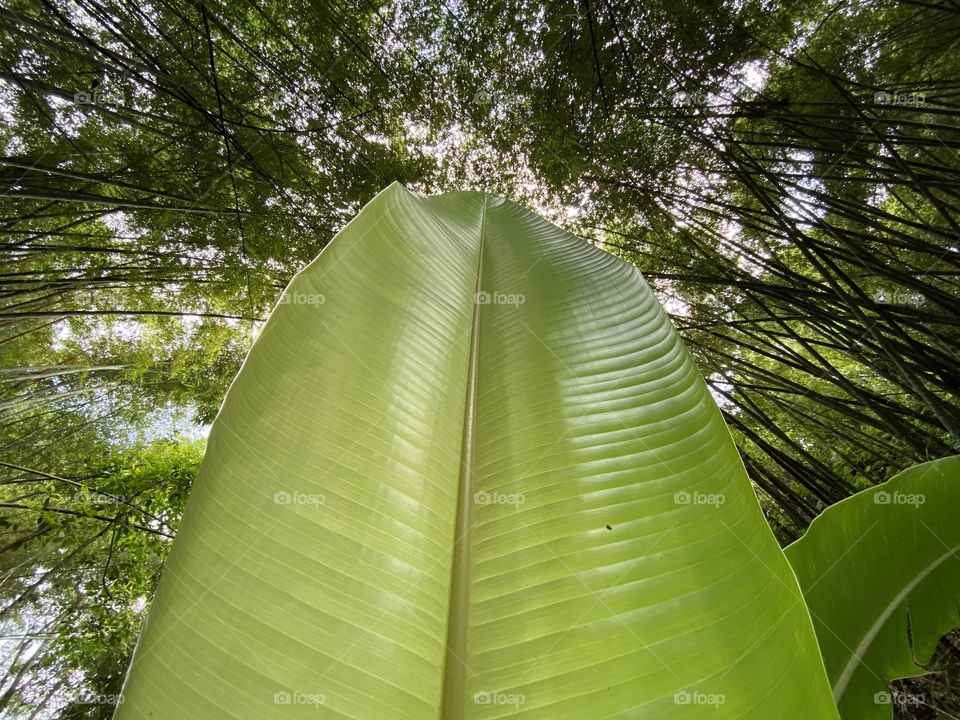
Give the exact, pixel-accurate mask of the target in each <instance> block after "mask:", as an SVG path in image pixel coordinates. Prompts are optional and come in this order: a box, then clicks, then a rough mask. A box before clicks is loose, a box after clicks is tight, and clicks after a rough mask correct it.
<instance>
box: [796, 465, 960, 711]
mask: <svg viewBox="0 0 960 720" xmlns="http://www.w3.org/2000/svg"><path fill="white" fill-rule="evenodd" d="M958 509H960V456H953V457H948V458H943V459H941V460H934V461H932V462H928V463H923V464H922V465H915V466H914V467H912V468H909V469H908V470H904V471H903V472H902V473H900V474H899V475H896V476H894V477H893V478H891V479H890V480H888V481H887V482H885V483H883V484H882V485H878V486H877V487H875V488H870V489H869V490H864V491H863V492H859V493H857V494H856V495H854V496H853V497H850V498H847V499H846V500H844V501H843V502H839V503H837V504H836V505H834V506H832V507H830V508H827V510H826V511H825V512H824V513H823V514H822V515H821V516H820V517H818V518H817V519H816V520H815V521H814V522H813V524H812V525H811V526H810V529H809V530H807V532H806V534H805V535H804V536H803V537H802V538H800V539H799V540H798V541H797V542H795V543H793V544H792V545H790V547H788V548H787V549H786V554H787V557H788V558H789V560H790V563H791V564H792V565H793V569H794V570H795V571H796V573H797V578H798V579H799V580H800V587H801V588H803V592H804V595H805V596H806V600H807V604H808V606H809V608H810V612H811V614H812V615H813V623H814V626H815V628H816V631H817V637H818V638H819V639H820V647H821V648H822V650H823V658H824V663H825V664H826V667H827V673H828V675H829V676H830V682H831V684H832V685H833V692H834V696H835V697H836V700H837V704H838V705H839V707H840V714H841V716H842V717H843V718H844V719H845V720H871V719H873V718H889V717H892V709H891V705H892V703H893V702H900V703H902V704H905V705H907V704H913V705H917V704H921V703H925V702H927V700H928V699H926V700H925V699H924V698H920V697H908V696H903V697H898V696H891V694H890V693H889V692H887V690H888V688H887V685H888V683H889V681H890V680H893V679H895V678H900V677H908V676H912V675H918V674H922V673H923V672H924V670H923V668H922V667H921V665H920V663H924V662H929V660H930V658H931V656H932V655H933V651H934V649H935V647H936V643H937V641H938V640H939V638H940V636H941V635H943V634H944V633H945V632H946V631H947V630H949V629H950V628H953V627H956V626H958V625H960V522H958V521H957V511H958Z"/></svg>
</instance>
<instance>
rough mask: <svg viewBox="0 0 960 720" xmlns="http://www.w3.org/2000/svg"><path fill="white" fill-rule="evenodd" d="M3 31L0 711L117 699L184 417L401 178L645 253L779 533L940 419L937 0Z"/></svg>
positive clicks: (959, 13) (381, 12)
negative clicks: (313, 266) (471, 192)
mask: <svg viewBox="0 0 960 720" xmlns="http://www.w3.org/2000/svg"><path fill="white" fill-rule="evenodd" d="M0 31H2V40H0V114H2V116H3V123H2V124H0V143H2V149H0V184H2V194H0V243H2V245H0V247H2V252H3V257H2V262H3V266H2V283H0V292H2V294H3V298H2V308H0V356H2V360H0V380H2V398H0V403H2V407H3V416H2V420H0V422H2V431H0V445H2V447H3V453H2V456H0V458H2V462H0V473H2V474H0V482H2V488H3V489H2V496H3V497H2V501H0V549H2V552H0V577H2V578H3V580H2V581H0V606H2V609H0V617H2V620H3V625H2V627H3V629H4V633H3V635H4V639H3V641H2V643H0V658H2V659H3V669H4V672H5V673H6V675H5V678H4V682H3V684H2V685H0V714H2V713H10V714H11V717H18V718H19V717H23V718H47V717H50V718H53V717H57V718H106V717H109V716H110V715H111V713H112V704H111V702H110V698H111V697H112V696H113V695H115V693H117V692H119V686H120V682H121V680H122V675H123V672H124V668H125V666H126V663H127V661H128V658H129V654H130V652H131V651H132V647H133V643H134V642H135V639H136V636H137V633H138V631H139V627H140V624H141V622H142V618H143V611H144V608H145V607H146V605H147V604H148V602H149V598H150V596H151V592H152V589H153V587H154V585H155V583H156V579H157V576H158V573H159V569H160V567H161V566H162V563H163V560H164V558H165V556H166V551H167V549H168V547H169V540H170V538H171V537H172V536H173V535H175V533H176V529H177V525H178V521H179V517H180V512H181V510H182V504H183V500H184V497H185V495H186V493H187V491H188V489H189V487H190V483H191V480H192V478H193V476H194V475H195V473H196V470H197V467H198V465H199V460H200V458H201V457H202V453H203V445H204V443H203V437H204V434H205V428H206V427H207V426H208V425H209V423H210V422H211V421H212V419H213V417H214V416H215V414H216V412H217V409H218V408H219V406H220V402H221V400H222V398H223V395H224V393H225V391H226V389H227V387H228V385H229V383H230V382H231V380H232V379H233V377H234V376H235V375H236V373H237V370H238V369H239V367H240V363H241V362H242V360H243V358H244V356H245V354H246V352H247V350H248V349H249V346H250V343H251V342H252V340H253V338H254V337H255V336H256V334H257V332H258V330H259V328H260V327H261V325H262V322H263V320H264V318H265V317H266V316H267V315H268V314H269V312H270V310H271V308H272V307H273V306H274V304H275V302H276V301H277V299H278V296H279V294H280V292H281V291H282V289H283V288H284V287H285V286H286V285H287V283H288V281H289V280H290V278H291V277H292V275H293V274H294V273H295V272H297V271H298V270H299V269H300V268H302V267H303V265H304V264H305V263H307V262H308V261H310V260H311V259H312V258H313V257H314V256H315V255H316V254H317V253H318V252H319V251H320V250H321V249H322V248H323V247H324V246H325V245H326V243H327V242H328V241H329V240H330V239H331V238H332V237H333V235H334V234H335V233H336V232H337V231H339V230H340V229H341V228H342V227H343V226H344V224H345V223H346V222H347V221H348V220H349V219H350V218H351V217H353V216H354V215H355V214H356V212H357V211H358V209H359V208H360V207H361V206H362V205H363V204H364V203H366V202H367V201H368V200H369V199H370V198H372V197H373V196H374V195H375V194H376V193H377V192H378V191H380V190H381V189H382V188H384V187H385V186H387V185H389V184H390V183H391V182H393V181H400V182H401V183H403V184H404V185H406V186H407V187H408V188H410V189H411V190H414V191H418V192H422V193H434V192H441V191H446V190H453V189H458V190H462V189H478V190H483V191H489V192H495V193H499V194H501V195H503V196H506V197H509V198H511V199H515V200H517V201H519V202H521V203H524V204H526V205H529V206H531V207H533V208H535V209H537V210H538V211H540V212H542V213H543V214H544V215H546V216H547V217H549V218H551V219H552V220H553V221H555V222H556V223H558V224H559V225H561V226H562V227H564V228H565V229H567V230H569V231H570V232H573V233H575V234H578V235H580V236H582V237H584V238H585V239H587V240H589V241H590V242H592V243H594V244H596V245H597V246H599V247H601V248H603V249H605V250H607V251H609V252H611V253H613V254H615V255H618V256H619V257H621V258H623V259H625V260H627V261H629V262H632V263H634V264H635V265H636V266H637V267H638V268H639V269H640V270H641V271H642V272H643V273H644V275H645V277H646V278H647V279H648V280H649V281H650V282H651V284H652V285H653V287H654V289H655V291H656V292H657V294H658V296H659V297H660V298H661V300H662V301H663V302H664V304H665V306H666V307H667V309H668V310H669V311H670V313H671V315H672V319H673V321H674V323H675V324H676V326H677V328H678V330H679V331H680V334H681V335H682V337H683V339H684V341H685V343H686V344H687V345H688V347H690V348H691V349H692V351H693V353H694V355H695V358H696V360H697V362H698V365H699V367H700V369H701V371H702V372H703V374H704V375H705V376H706V377H707V378H708V382H709V384H710V386H711V389H712V391H713V393H714V396H715V397H716V398H717V400H718V402H719V403H720V406H721V408H722V410H723V413H724V416H725V419H726V421H727V424H728V425H729V427H730V428H731V430H732V432H733V435H734V438H735V439H736V441H737V445H738V447H739V449H740V452H741V455H742V457H743V460H744V463H745V465H746V467H747V471H748V473H749V476H750V478H751V480H752V481H753V483H754V484H755V489H756V491H757V493H758V495H759V497H760V501H761V504H762V506H763V508H764V511H765V513H766V515H767V518H768V520H769V521H770V523H771V525H772V527H773V528H774V530H775V532H776V533H777V535H778V537H779V538H780V539H781V541H782V542H783V543H784V544H786V543H787V542H789V541H792V540H794V539H796V538H797V537H798V536H799V535H800V534H801V533H802V532H803V530H804V529H805V528H806V527H807V526H808V525H809V523H810V522H811V521H812V520H813V519H814V518H815V517H816V516H817V515H818V514H819V513H820V512H822V511H823V510H824V509H825V508H826V507H828V506H830V505H832V504H834V503H836V502H837V501H839V500H842V499H843V498H845V497H847V496H849V495H850V494H852V493H854V492H856V491H857V490H860V489H863V488H865V487H868V486H869V485H871V484H874V483H879V482H882V481H884V480H886V479H888V478H890V477H891V476H893V475H894V474H896V473H897V472H899V471H900V470H903V469H904V468H906V467H908V466H910V465H912V464H914V463H917V462H922V461H927V460H933V459H936V458H940V457H942V456H944V455H947V454H949V453H951V452H957V448H958V443H960V410H958V408H960V403H958V400H960V397H958V396H960V319H958V318H960V316H958V314H957V312H956V303H957V299H958V295H960V241H958V230H960V228H958V223H960V162H958V159H957V158H958V156H957V152H958V148H960V122H958V118H960V79H958V78H960V56H958V54H957V53H956V47H957V42H958V38H960V9H958V7H957V5H956V3H955V2H952V0H929V1H928V0H904V1H902V2H892V0H853V1H852V2H819V1H817V2H799V1H798V0H785V1H784V2H775V1H771V0H736V1H733V0H730V1H727V2H719V1H716V0H690V1H689V2H684V3H678V2H668V1H666V0H655V1H653V2H643V3H626V2H616V0H602V1H601V2H598V3H592V2H590V0H583V2H548V3H546V4H537V3H528V2H522V1H516V0H511V1H509V2H499V3H482V2H476V1H475V0H462V1H461V2H452V3H451V2H447V1H446V0H442V1H441V2H435V1H434V0H419V2H408V1H404V0H392V1H390V2H382V3H379V2H368V1H367V0H363V1H362V2H358V3H346V2H343V0H324V2H320V3H311V2H306V1H305V0H293V1H292V2H283V3H281V2H274V1H273V0H266V1H265V2H249V1H248V0H220V1H219V2H207V1H206V0H199V1H198V2H184V1H183V0H156V1H153V0H151V1H149V2H138V3H127V2H119V1H118V0H70V1H69V2H67V1H65V0H3V1H2V3H0ZM943 647H944V648H945V650H944V653H945V654H949V653H950V652H952V654H953V658H954V659H953V661H952V662H953V663H954V665H953V666H952V667H953V668H954V670H955V668H956V667H957V658H960V650H958V649H957V648H958V646H957V645H956V643H955V642H954V644H952V645H951V644H950V641H949V640H947V641H944V645H943ZM950 648H952V650H950ZM948 651H949V652H948ZM945 662H946V661H945ZM937 703H938V704H937V707H938V708H940V709H942V710H943V711H944V712H954V713H955V712H957V711H958V710H960V701H958V700H957V698H956V697H953V698H951V697H948V696H945V697H939V699H938V700H937ZM898 712H905V710H903V709H898ZM917 717H925V716H921V715H917ZM930 717H933V716H932V715H931V716H930Z"/></svg>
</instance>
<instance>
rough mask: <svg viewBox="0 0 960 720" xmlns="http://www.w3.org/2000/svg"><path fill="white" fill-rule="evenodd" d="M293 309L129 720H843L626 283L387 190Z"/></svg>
mask: <svg viewBox="0 0 960 720" xmlns="http://www.w3.org/2000/svg"><path fill="white" fill-rule="evenodd" d="M478 293H479V294H478ZM321 294H322V296H323V297H322V298H321ZM283 300H284V301H283V302H281V304H280V305H279V306H278V307H277V309H276V310H275V311H274V313H273V314H272V315H271V317H270V319H269V320H268V322H267V323H266V325H265V327H264V328H263V330H262V332H261V333H260V336H259V337H258V339H257V341H256V343H255V344H254V347H253V349H252V350H251V352H250V354H249V356H248V358H247V360H246V362H245V363H244V366H243V368H242V370H241V371H240V374H239V376H238V377H237V379H236V381H235V382H234V384H233V386H232V387H231V389H230V391H229V393H228V395H227V399H226V401H225V402H224V405H223V408H222V409H221V411H220V414H219V416H218V417H217V420H216V422H215V423H214V427H213V430H212V432H211V435H210V440H209V449H208V451H207V457H206V459H205V461H204V465H203V468H202V470H201V473H200V476H199V478H198V479H197V482H196V485H195V487H194V489H193V493H192V495H191V497H190V500H189V504H188V506H187V510H186V514H185V519H184V522H183V525H182V528H181V530H180V534H179V536H178V538H177V540H176V542H175V546H174V548H173V551H172V553H171V556H170V560H169V563H168V566H167V568H166V571H165V574H164V577H163V579H162V581H161V583H160V588H159V590H158V592H157V596H156V599H155V600H154V603H153V607H152V609H151V611H150V616H149V620H148V623H147V627H146V629H145V631H144V634H143V636H142V638H141V640H140V643H139V646H138V648H137V651H136V653H135V657H134V660H133V664H132V667H131V671H130V674H129V677H128V681H127V685H126V688H125V698H126V702H125V703H124V704H123V706H122V707H121V709H120V711H119V715H118V717H119V718H121V720H129V719H131V718H147V717H153V718H164V719H166V718H177V719H178V720H179V719H181V718H184V719H189V718H203V719H204V720H207V719H209V718H242V719H244V720H245V719H247V718H250V719H254V718H255V719H256V720H261V719H262V718H268V717H269V718H273V717H291V718H293V717H317V716H320V717H330V718H363V719H367V718H416V719H417V720H422V719H423V718H444V719H454V718H462V717H466V718H494V717H503V716H507V715H510V716H516V717H524V718H544V719H550V720H563V719H565V718H576V719H577V720H581V719H582V718H592V719H596V718H698V717H703V718H718V719H725V718H737V719H738V720H739V719H741V718H745V717H753V718H764V719H766V718H780V719H786V718H796V719H797V720H810V719H811V718H812V719H815V720H819V719H821V718H836V717H837V714H836V707H835V706H834V704H833V701H832V698H831V696H830V688H829V684H828V683H827V679H826V675H825V673H824V669H823V663H822V660H821V658H820V654H819V649H818V647H817V645H816V642H815V637H814V634H813V629H812V625H811V623H810V618H809V615H808V614H807V611H806V609H805V607H804V605H803V602H802V598H801V596H800V592H799V588H798V586H797V583H796V579H795V578H794V576H793V573H792V572H791V570H790V567H789V565H788V563H787V562H786V559H785V558H784V556H783V553H782V552H781V551H780V549H779V548H778V546H777V544H776V542H775V540H774V538H773V536H772V535H771V533H770V531H769V529H768V527H767V525H766V522H765V520H764V518H763V515H762V513H761V512H760V508H759V506H758V504H757V501H756V498H755V496H754V494H753V491H752V489H751V487H750V484H749V482H748V480H747V477H746V475H745V471H744V468H743V465H742V463H741V461H740V459H739V457H738V455H737V452H736V449H735V447H734V445H733V442H732V441H731V438H730V436H729V433H728V432H727V430H726V428H725V426H724V423H723V420H722V418H721V415H720V412H719V410H718V409H717V407H716V405H715V403H714V402H713V399H712V397H711V395H710V393H709V392H708V390H707V387H706V384H705V383H704V381H703V379H702V378H701V377H700V375H699V374H698V373H697V370H696V368H695V367H694V364H693V362H692V361H691V359H690V357H689V355H688V354H687V352H686V351H685V349H684V348H683V346H682V345H681V343H680V341H679V339H678V337H677V334H676V332H675V331H674V329H673V328H672V326H671V325H670V322H669V321H668V319H667V317H666V315H665V314H664V312H663V310H662V309H661V307H660V306H659V304H658V303H657V301H656V299H655V297H654V296H653V294H652V293H651V291H650V288H649V287H648V286H647V284H646V283H645V282H644V280H643V278H642V277H641V276H640V274H639V273H638V272H637V270H636V268H634V267H632V266H630V265H628V264H625V263H623V262H621V261H620V260H618V259H616V258H614V257H613V256H611V255H609V254H607V253H605V252H603V251H602V250H599V249H598V248H596V247H593V246H591V245H589V244H587V243H584V242H583V241H581V240H579V239H577V238H575V237H573V236H571V235H569V234H568V233H565V232H563V231H561V230H560V229H558V228H556V227H554V226H553V225H551V224H549V223H548V222H546V221H545V220H543V219H541V218H539V217H537V216H536V215H534V214H532V213H530V212H529V211H527V210H525V209H523V208H521V207H519V206H517V205H515V204H513V203H510V202H507V201H504V200H503V199H501V198H497V197H492V196H489V195H484V194H481V193H453V194H448V195H442V196H438V197H430V198H420V197H417V196H415V195H412V194H410V193H408V192H407V191H406V190H405V189H403V188H402V187H401V186H399V185H393V186H391V187H390V188H388V189H387V190H385V191H384V192H383V193H381V194H380V195H379V196H377V198H375V199H374V200H373V201H372V202H371V203H370V204H369V205H368V206H367V207H366V208H365V209H364V210H363V211H362V212H361V213H360V214H359V215H358V216H357V217H356V218H355V219H354V220H353V221H352V222H351V223H350V224H349V225H348V226H347V227H346V228H345V229H344V230H343V231H342V232H341V233H340V234H339V235H338V236H337V237H336V238H335V240H334V241H333V242H332V244H331V245H330V246H329V247H327V249H325V250H324V252H323V253H322V254H321V255H320V257H319V258H317V260H316V261H315V262H313V263H312V264H311V265H309V266H308V267H307V268H306V269H305V270H303V271H302V272H301V273H300V274H299V275H297V276H296V278H295V279H294V280H293V282H292V283H291V285H290V287H289V288H288V289H287V290H286V291H285V294H284V296H283ZM321 300H323V302H322V303H321ZM477 300H479V301H477ZM278 493H279V494H278ZM288 700H289V701H290V702H289V703H287V701H288ZM318 710H319V711H320V712H319V715H318V712H317V711H318Z"/></svg>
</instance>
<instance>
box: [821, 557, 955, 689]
mask: <svg viewBox="0 0 960 720" xmlns="http://www.w3.org/2000/svg"><path fill="white" fill-rule="evenodd" d="M958 551H960V545H957V546H955V547H953V548H949V549H948V550H947V552H945V553H944V554H943V555H941V556H940V557H938V558H937V559H936V560H934V561H933V562H931V563H930V564H929V565H927V566H926V567H925V568H924V569H923V570H921V571H920V572H918V573H917V574H916V575H914V577H913V579H912V580H911V581H910V582H908V583H907V584H906V585H905V586H904V587H903V589H902V590H901V591H900V592H899V593H897V595H896V597H894V598H893V600H891V601H890V602H889V603H888V604H887V606H886V607H885V608H884V609H883V612H881V613H880V615H879V616H878V617H877V619H876V620H875V621H874V623H873V625H871V626H870V629H869V630H867V632H866V633H865V634H864V636H863V639H862V640H861V641H860V643H859V644H858V645H857V649H856V650H854V651H853V654H852V655H851V656H850V659H849V660H848V661H847V664H846V666H845V667H844V668H843V673H842V674H841V675H840V678H839V679H838V680H837V684H836V685H834V687H833V697H834V699H835V700H836V701H837V703H839V702H840V698H841V697H843V694H844V693H845V692H846V691H847V686H848V685H849V684H850V681H851V680H852V679H853V673H854V671H855V670H856V668H857V665H858V664H859V663H861V662H862V661H863V656H864V655H866V653H867V650H869V649H870V646H871V645H872V644H873V641H874V640H876V639H877V635H879V634H880V631H881V630H882V629H883V626H884V625H886V623H887V620H889V619H890V616H891V615H892V614H893V612H894V610H896V609H897V608H898V607H899V606H900V604H901V603H902V602H903V601H904V600H906V598H907V595H909V594H910V593H912V592H913V590H914V589H915V588H916V587H917V585H919V584H920V581H922V580H923V579H924V578H925V577H927V576H928V575H929V574H930V573H932V572H933V571H934V570H936V569H937V568H938V567H939V566H940V565H941V564H942V563H943V562H944V561H945V560H947V559H948V558H950V557H951V556H956V554H957V552H958Z"/></svg>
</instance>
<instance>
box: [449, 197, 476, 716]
mask: <svg viewBox="0 0 960 720" xmlns="http://www.w3.org/2000/svg"><path fill="white" fill-rule="evenodd" d="M486 222H487V196H486V195H484V196H483V208H482V210H481V212H480V242H479V251H478V253H477V255H478V257H477V284H476V287H475V289H474V295H473V326H472V331H471V335H470V360H469V367H468V371H467V397H466V403H465V405H464V418H463V445H462V450H461V455H460V477H459V481H458V488H457V522H456V526H455V529H454V538H453V539H454V544H453V562H452V570H451V582H450V608H449V614H448V617H447V640H446V659H445V664H444V676H443V703H442V707H441V711H440V717H441V718H442V719H443V720H461V719H462V718H463V717H464V704H465V699H464V698H465V696H466V685H467V677H466V669H467V668H466V658H467V610H468V607H469V602H470V523H471V515H472V509H473V504H472V497H473V467H474V462H473V453H474V435H475V421H476V402H477V368H478V365H479V360H478V358H479V348H480V342H479V340H480V308H481V307H482V305H481V304H480V303H479V302H478V301H477V299H478V296H479V293H480V292H481V291H482V286H483V240H484V230H485V228H486Z"/></svg>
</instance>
